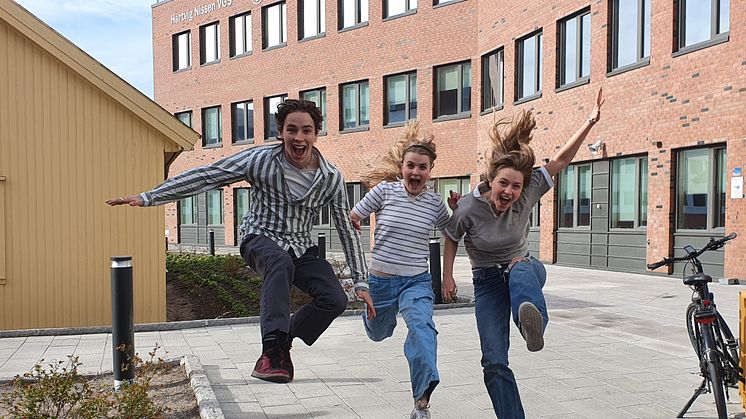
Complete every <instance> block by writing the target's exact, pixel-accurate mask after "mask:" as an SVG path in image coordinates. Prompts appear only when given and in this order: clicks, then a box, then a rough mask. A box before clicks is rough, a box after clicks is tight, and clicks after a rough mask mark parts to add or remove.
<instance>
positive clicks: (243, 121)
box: [231, 100, 254, 144]
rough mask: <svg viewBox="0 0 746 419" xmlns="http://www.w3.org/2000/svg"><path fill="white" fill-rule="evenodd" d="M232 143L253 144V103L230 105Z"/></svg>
mask: <svg viewBox="0 0 746 419" xmlns="http://www.w3.org/2000/svg"><path fill="white" fill-rule="evenodd" d="M231 125H232V132H233V143H234V144H235V143H253V142H254V102H252V101H250V100H249V101H246V102H238V103H234V104H232V105H231Z"/></svg>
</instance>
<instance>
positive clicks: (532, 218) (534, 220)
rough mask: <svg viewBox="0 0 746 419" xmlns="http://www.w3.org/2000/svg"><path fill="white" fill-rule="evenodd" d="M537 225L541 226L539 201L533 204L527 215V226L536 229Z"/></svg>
mask: <svg viewBox="0 0 746 419" xmlns="http://www.w3.org/2000/svg"><path fill="white" fill-rule="evenodd" d="M539 227H541V201H539V202H537V203H536V205H534V207H533V208H532V209H531V215H529V217H528V228H530V229H535V230H538V229H539Z"/></svg>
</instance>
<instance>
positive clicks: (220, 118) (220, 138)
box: [200, 105, 223, 148]
mask: <svg viewBox="0 0 746 419" xmlns="http://www.w3.org/2000/svg"><path fill="white" fill-rule="evenodd" d="M213 109H217V111H218V138H217V142H215V143H208V142H207V140H208V137H207V131H206V129H207V124H206V123H205V121H206V120H207V119H206V118H205V114H206V112H207V111H210V110H213ZM200 114H201V117H202V121H201V123H202V148H218V147H222V146H223V110H222V107H221V106H220V105H215V106H206V107H204V108H202V111H201V112H200Z"/></svg>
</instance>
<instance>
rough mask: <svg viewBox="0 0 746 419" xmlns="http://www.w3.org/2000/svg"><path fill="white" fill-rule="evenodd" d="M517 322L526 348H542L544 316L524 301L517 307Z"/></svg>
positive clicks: (532, 350)
mask: <svg viewBox="0 0 746 419" xmlns="http://www.w3.org/2000/svg"><path fill="white" fill-rule="evenodd" d="M518 324H520V329H521V335H523V338H524V339H526V348H528V350H529V351H531V352H537V351H540V350H542V349H543V348H544V318H542V317H541V313H540V312H539V309H538V308H536V306H535V305H533V304H532V303H529V302H528V301H524V302H522V303H521V305H520V307H518Z"/></svg>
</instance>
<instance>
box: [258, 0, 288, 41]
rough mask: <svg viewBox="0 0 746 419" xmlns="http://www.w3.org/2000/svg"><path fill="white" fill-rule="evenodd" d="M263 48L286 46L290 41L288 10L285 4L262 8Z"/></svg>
mask: <svg viewBox="0 0 746 419" xmlns="http://www.w3.org/2000/svg"><path fill="white" fill-rule="evenodd" d="M262 21H263V23H264V24H263V25H262V48H264V49H267V48H272V47H277V46H282V45H285V43H286V42H287V39H288V10H287V5H285V2H281V3H275V4H273V5H271V6H267V7H264V8H262Z"/></svg>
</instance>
